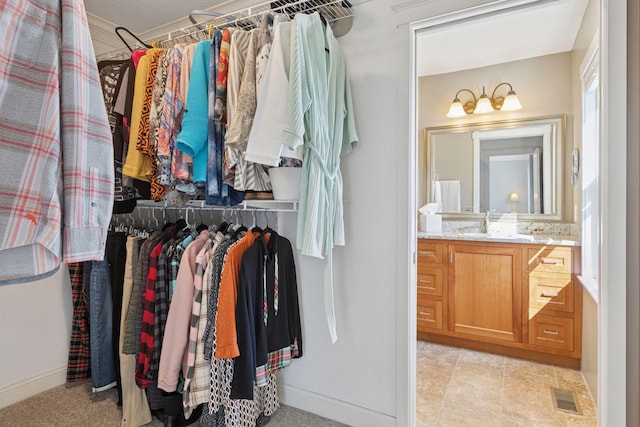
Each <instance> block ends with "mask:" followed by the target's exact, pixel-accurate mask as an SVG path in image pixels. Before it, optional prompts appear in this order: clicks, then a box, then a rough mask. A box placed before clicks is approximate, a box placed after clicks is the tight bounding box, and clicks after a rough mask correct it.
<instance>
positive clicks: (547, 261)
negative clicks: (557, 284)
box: [538, 258, 558, 265]
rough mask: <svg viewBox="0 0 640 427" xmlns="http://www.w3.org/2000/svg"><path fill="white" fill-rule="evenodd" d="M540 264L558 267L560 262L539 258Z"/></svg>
mask: <svg viewBox="0 0 640 427" xmlns="http://www.w3.org/2000/svg"><path fill="white" fill-rule="evenodd" d="M538 264H547V265H557V264H558V260H557V259H552V258H539V259H538Z"/></svg>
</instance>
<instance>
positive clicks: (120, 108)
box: [111, 52, 151, 214]
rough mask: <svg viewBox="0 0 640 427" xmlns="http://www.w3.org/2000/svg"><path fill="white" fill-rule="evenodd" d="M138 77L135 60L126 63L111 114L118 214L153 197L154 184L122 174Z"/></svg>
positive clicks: (115, 204)
mask: <svg viewBox="0 0 640 427" xmlns="http://www.w3.org/2000/svg"><path fill="white" fill-rule="evenodd" d="M134 53H135V52H134ZM132 57H133V55H132ZM135 76H136V68H135V65H134V61H133V60H132V59H129V60H127V61H126V62H125V63H124V65H123V67H122V69H121V71H120V75H119V77H118V86H117V96H116V98H115V100H114V105H113V111H112V113H111V115H112V117H113V118H114V120H115V129H114V131H113V157H114V167H115V192H114V206H113V213H114V214H115V213H130V212H132V211H133V209H135V207H136V199H148V198H150V197H151V185H150V183H148V182H145V181H141V180H138V179H133V178H131V177H129V176H127V175H124V174H123V173H122V167H123V165H124V162H125V160H126V158H127V154H128V151H129V137H130V132H131V114H132V111H133V94H134V90H135Z"/></svg>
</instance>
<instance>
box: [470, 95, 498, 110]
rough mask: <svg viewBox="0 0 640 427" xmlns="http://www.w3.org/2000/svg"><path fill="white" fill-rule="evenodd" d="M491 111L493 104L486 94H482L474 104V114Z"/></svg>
mask: <svg viewBox="0 0 640 427" xmlns="http://www.w3.org/2000/svg"><path fill="white" fill-rule="evenodd" d="M492 111H493V106H492V105H491V101H490V100H489V97H488V96H487V95H484V94H483V95H482V96H481V97H480V99H478V103H477V104H476V108H475V110H473V112H474V114H485V113H490V112H492Z"/></svg>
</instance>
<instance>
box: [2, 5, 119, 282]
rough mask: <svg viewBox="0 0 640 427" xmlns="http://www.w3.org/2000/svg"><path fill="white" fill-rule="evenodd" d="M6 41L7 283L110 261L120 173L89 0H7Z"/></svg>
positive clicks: (4, 249) (4, 229) (4, 272)
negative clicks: (108, 250)
mask: <svg viewBox="0 0 640 427" xmlns="http://www.w3.org/2000/svg"><path fill="white" fill-rule="evenodd" d="M0 40H2V41H3V42H2V44H1V45H0V56H1V57H2V58H3V60H2V61H1V62H0V117H2V120H1V121H0V133H1V134H2V144H0V158H2V162H3V165H5V167H3V168H2V169H0V182H2V186H3V190H2V195H1V196H0V265H3V266H8V265H10V266H11V268H10V269H9V268H3V269H2V271H0V285H3V284H8V283H19V282H25V281H32V280H38V279H42V278H44V277H47V276H50V275H52V274H53V273H55V272H56V271H57V270H58V268H59V267H60V264H61V263H62V262H64V263H71V262H81V261H86V260H100V259H102V257H103V255H104V249H105V240H106V237H107V227H108V225H109V218H110V215H111V209H112V205H113V181H114V179H113V178H114V175H113V149H112V145H111V132H110V127H109V122H108V119H107V114H106V111H105V108H104V103H103V98H102V92H101V87H100V78H99V75H98V70H97V66H96V61H95V56H94V51H93V45H92V43H91V35H90V33H89V26H88V23H87V17H86V13H85V9H84V5H83V4H82V3H80V4H79V3H78V2H77V1H72V0H60V1H56V2H44V3H38V4H37V5H36V4H33V3H32V2H3V10H2V14H0Z"/></svg>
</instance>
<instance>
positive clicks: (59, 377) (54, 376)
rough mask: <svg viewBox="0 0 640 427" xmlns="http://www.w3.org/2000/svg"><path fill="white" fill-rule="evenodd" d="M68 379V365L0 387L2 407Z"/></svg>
mask: <svg viewBox="0 0 640 427" xmlns="http://www.w3.org/2000/svg"><path fill="white" fill-rule="evenodd" d="M66 381H67V367H66V366H65V367H62V368H58V369H55V370H53V371H50V372H45V373H44V374H41V375H38V376H36V377H32V378H28V379H26V380H24V381H21V382H19V383H17V384H11V385H9V386H6V387H4V388H1V389H0V409H2V408H5V407H7V406H9V405H13V404H14V403H17V402H20V401H21V400H24V399H27V398H29V397H31V396H35V395H36V394H39V393H42V392H43V391H47V390H49V389H51V388H53V387H57V386H59V385H62V384H64V383H65V382H66Z"/></svg>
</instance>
